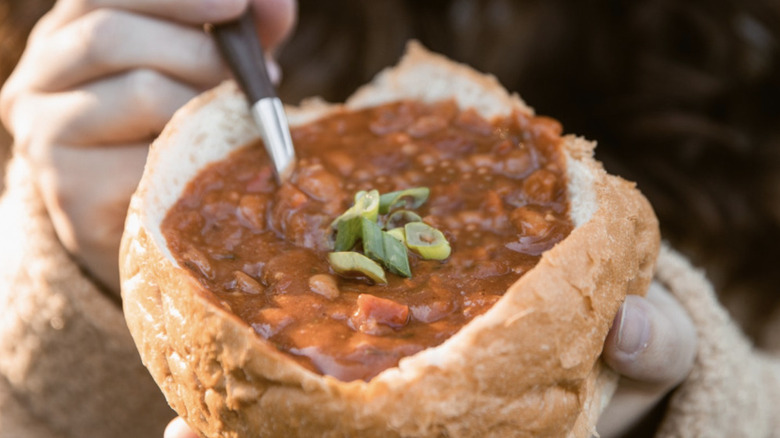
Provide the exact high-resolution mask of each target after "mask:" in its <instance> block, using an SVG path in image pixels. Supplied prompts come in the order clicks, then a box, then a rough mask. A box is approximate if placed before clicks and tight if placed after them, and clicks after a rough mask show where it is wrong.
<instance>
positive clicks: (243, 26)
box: [209, 7, 295, 184]
mask: <svg viewBox="0 0 780 438" xmlns="http://www.w3.org/2000/svg"><path fill="white" fill-rule="evenodd" d="M209 28H210V31H211V34H212V36H213V37H214V39H215V40H216V42H217V46H218V47H219V50H220V52H221V53H222V57H223V58H224V59H225V61H226V62H227V64H228V66H229V67H230V70H231V71H232V72H233V75H234V76H235V79H236V82H238V85H239V87H241V90H242V91H243V92H244V94H245V95H246V97H247V100H248V101H249V107H250V111H251V113H252V117H253V118H254V119H255V122H256V123H257V125H258V126H259V128H260V135H261V137H262V138H263V143H264V144H265V149H266V151H267V152H268V155H269V156H270V157H271V161H272V162H273V166H274V170H275V174H276V181H277V182H278V183H279V184H281V183H283V182H284V181H286V180H287V179H288V178H289V177H290V175H291V174H292V171H293V169H294V168H295V149H294V148H293V144H292V139H291V138H290V126H289V124H288V122H287V116H286V115H285V113H284V106H283V105H282V101H281V100H280V99H279V98H278V97H277V96H276V90H275V89H274V86H273V84H272V83H271V79H270V77H269V76H268V69H267V67H266V64H265V55H264V53H263V48H262V46H261V45H260V41H259V40H258V38H257V32H256V29H255V23H254V19H253V18H252V10H251V7H250V8H249V9H247V10H246V12H244V13H243V14H242V15H241V17H239V18H238V19H236V20H234V21H228V22H225V23H219V24H213V25H210V26H209Z"/></svg>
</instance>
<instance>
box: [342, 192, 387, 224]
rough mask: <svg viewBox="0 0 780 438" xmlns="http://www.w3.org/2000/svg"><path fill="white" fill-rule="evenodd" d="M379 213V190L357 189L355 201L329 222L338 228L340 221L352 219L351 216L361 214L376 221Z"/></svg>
mask: <svg viewBox="0 0 780 438" xmlns="http://www.w3.org/2000/svg"><path fill="white" fill-rule="evenodd" d="M378 215H379V191H378V190H371V191H368V192H366V191H363V190H361V191H359V192H357V193H355V203H354V204H353V205H352V207H350V208H349V209H348V210H347V211H345V212H344V214H342V215H341V216H339V217H337V218H336V220H334V221H333V222H331V224H330V226H331V227H332V228H338V224H339V222H341V221H346V220H349V219H352V218H353V217H358V216H362V217H364V218H367V219H370V220H372V221H374V222H376V219H377V216H378Z"/></svg>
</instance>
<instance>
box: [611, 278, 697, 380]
mask: <svg viewBox="0 0 780 438" xmlns="http://www.w3.org/2000/svg"><path fill="white" fill-rule="evenodd" d="M696 340H697V339H696V329H695V328H694V326H693V322H691V319H690V317H689V316H688V314H687V313H686V312H685V309H684V308H683V307H682V306H681V305H680V304H679V303H678V302H677V300H675V299H674V298H673V297H672V296H671V295H670V294H669V292H667V291H666V290H665V289H664V288H663V287H662V286H661V285H659V284H657V283H653V284H652V285H651V286H650V288H649V289H648V292H647V297H645V298H643V297H639V296H635V295H630V296H628V297H627V298H626V301H625V302H624V303H623V306H622V307H621V309H620V311H619V312H618V315H617V317H616V318H615V322H614V324H613V326H612V329H611V330H610V333H609V335H608V336H607V340H606V344H605V347H604V359H605V360H606V362H607V364H608V365H609V366H610V367H612V369H614V370H615V371H617V372H618V373H620V374H622V375H623V376H624V377H628V378H630V379H632V380H636V381H639V382H645V383H647V384H649V385H653V386H661V387H666V388H669V387H672V386H674V385H677V384H678V383H680V382H681V381H682V380H683V379H684V378H685V377H686V376H687V375H688V373H689V372H690V370H691V367H692V366H693V359H694V356H695V354H696Z"/></svg>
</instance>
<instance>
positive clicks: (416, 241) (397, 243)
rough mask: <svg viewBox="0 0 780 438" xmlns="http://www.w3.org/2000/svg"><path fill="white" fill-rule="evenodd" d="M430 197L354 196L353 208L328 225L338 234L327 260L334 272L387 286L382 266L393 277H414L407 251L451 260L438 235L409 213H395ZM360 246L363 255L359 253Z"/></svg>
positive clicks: (417, 191) (409, 193)
mask: <svg viewBox="0 0 780 438" xmlns="http://www.w3.org/2000/svg"><path fill="white" fill-rule="evenodd" d="M429 194H430V190H429V189H428V188H427V187H416V188H412V189H406V190H399V191H396V192H392V193H387V194H385V195H381V196H380V194H379V192H378V191H377V190H370V191H360V192H357V193H356V194H355V203H354V204H353V205H352V207H350V208H349V209H348V210H347V211H346V212H344V214H342V215H341V216H339V217H338V218H336V220H334V221H333V222H332V223H331V227H332V228H335V229H336V239H335V242H334V244H333V249H334V251H335V252H332V253H330V254H329V255H328V261H329V262H330V265H331V267H332V268H333V270H334V271H335V272H336V273H338V274H342V275H355V274H360V275H364V276H367V277H368V278H370V279H372V280H374V282H376V283H379V284H387V279H386V277H385V273H384V270H383V269H382V266H384V268H385V269H387V270H389V271H390V272H392V273H394V274H396V275H400V276H402V277H411V276H412V270H411V268H410V266H409V255H408V253H407V248H408V249H411V250H412V251H414V252H416V253H418V254H419V255H420V256H422V258H424V259H432V260H444V259H446V258H447V257H449V255H450V244H449V242H447V239H446V238H445V237H444V234H442V233H441V231H439V230H437V229H436V228H433V227H431V226H430V225H427V224H425V223H423V222H422V218H421V217H420V215H419V214H417V213H415V212H413V211H410V210H408V209H397V210H395V211H393V210H394V209H395V208H397V207H400V206H405V207H406V208H417V207H419V206H420V205H422V204H423V203H424V202H425V201H426V200H427V199H428V195H429ZM380 214H381V215H386V216H384V217H380V216H379V215H380ZM385 229H387V230H388V231H385ZM358 242H361V245H360V246H358ZM361 246H362V252H363V253H362V254H361V253H360V252H357V250H359V248H360V247H361Z"/></svg>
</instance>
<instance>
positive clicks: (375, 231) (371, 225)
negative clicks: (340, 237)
mask: <svg viewBox="0 0 780 438" xmlns="http://www.w3.org/2000/svg"><path fill="white" fill-rule="evenodd" d="M360 219H361V232H362V236H361V237H362V238H363V253H364V254H365V255H367V256H368V257H370V258H372V259H374V260H376V261H378V262H382V261H383V260H384V259H385V245H384V243H383V242H382V230H381V229H380V228H379V225H377V224H376V222H371V221H370V220H368V219H366V218H360Z"/></svg>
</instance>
